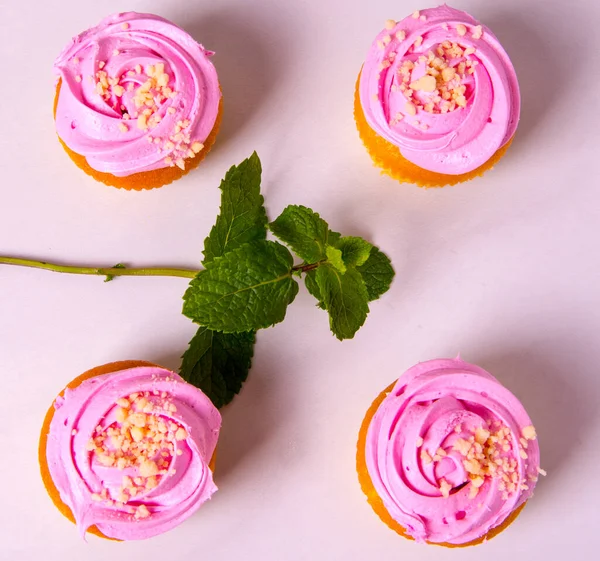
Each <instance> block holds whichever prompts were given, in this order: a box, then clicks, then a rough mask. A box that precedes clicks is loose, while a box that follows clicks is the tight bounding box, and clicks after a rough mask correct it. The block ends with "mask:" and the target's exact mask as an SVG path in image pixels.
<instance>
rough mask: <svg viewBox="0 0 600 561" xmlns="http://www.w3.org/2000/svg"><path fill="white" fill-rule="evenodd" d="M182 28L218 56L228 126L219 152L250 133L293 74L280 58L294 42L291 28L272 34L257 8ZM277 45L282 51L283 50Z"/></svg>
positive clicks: (221, 14) (249, 5)
mask: <svg viewBox="0 0 600 561" xmlns="http://www.w3.org/2000/svg"><path fill="white" fill-rule="evenodd" d="M271 9H272V10H273V9H274V7H271ZM271 15H273V14H271ZM279 15H280V14H279V13H278V14H277V16H279ZM178 24H180V25H181V26H182V27H184V28H185V30H186V31H187V32H188V33H189V34H190V35H191V36H192V37H194V39H196V41H198V42H199V43H201V44H202V45H204V47H205V48H207V49H209V50H212V51H215V55H214V57H213V59H212V62H213V64H214V65H215V67H216V69H217V73H218V75H219V82H220V84H221V89H222V91H223V121H222V125H221V130H220V132H219V138H218V140H217V143H216V145H215V148H214V149H213V151H214V150H217V151H218V150H220V149H221V148H222V147H223V146H224V145H225V144H226V143H227V142H228V141H229V140H230V139H232V138H234V137H235V136H236V135H238V134H239V133H240V131H241V130H242V129H244V128H245V127H247V126H248V125H249V124H250V123H251V122H252V120H253V118H254V117H255V115H256V114H257V113H258V111H259V110H260V108H261V107H262V106H264V105H265V104H266V103H267V102H268V101H269V98H270V97H271V95H272V93H273V89H274V87H276V85H277V84H278V83H280V82H281V81H282V78H283V74H284V73H286V72H287V69H288V66H287V65H285V64H280V61H278V60H277V56H276V55H277V53H280V51H281V49H282V48H283V46H284V45H285V44H287V43H288V42H289V41H293V37H289V36H288V35H289V26H285V25H280V24H277V25H276V24H272V25H270V26H269V27H268V32H269V34H267V33H266V30H265V23H264V17H263V15H262V14H259V13H257V11H256V9H255V7H254V6H253V4H252V3H247V4H242V5H240V6H236V7H235V9H234V8H231V9H225V8H223V9H220V10H218V11H214V12H211V13H207V14H206V15H200V16H196V17H195V19H192V20H190V21H178ZM285 28H288V29H287V30H286V36H284V35H283V31H282V32H281V36H280V37H273V33H280V32H279V31H278V30H280V29H281V30H283V29H285ZM274 45H279V47H278V48H277V50H276V49H275V48H274Z"/></svg>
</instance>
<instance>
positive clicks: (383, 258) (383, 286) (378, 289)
mask: <svg viewBox="0 0 600 561" xmlns="http://www.w3.org/2000/svg"><path fill="white" fill-rule="evenodd" d="M358 271H359V272H360V274H361V275H362V278H363V281H364V282H365V285H366V287H367V293H368V294H369V302H371V301H372V300H377V298H379V297H380V296H381V295H382V294H384V293H385V292H387V291H388V289H389V288H390V285H391V284H392V280H393V279H394V274H395V273H394V269H393V268H392V262H391V261H390V259H389V257H388V256H387V255H386V254H385V253H383V251H381V250H380V249H379V248H377V247H375V246H373V249H371V253H370V255H369V258H368V259H367V260H366V262H365V263H364V265H361V266H360V267H358Z"/></svg>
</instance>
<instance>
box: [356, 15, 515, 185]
mask: <svg viewBox="0 0 600 561" xmlns="http://www.w3.org/2000/svg"><path fill="white" fill-rule="evenodd" d="M520 103H521V102H520V95H519V84H518V82H517V76H516V74H515V70H514V68H513V65H512V63H511V61H510V59H509V57H508V55H507V54H506V52H505V51H504V49H503V48H502V46H501V45H500V42H499V41H498V39H497V38H496V37H495V36H494V34H493V33H492V32H491V31H490V30H489V29H488V28H487V27H485V26H484V25H481V24H480V23H479V22H478V21H477V20H475V19H474V18H473V17H471V16H470V15H469V14H467V13H465V12H461V11H459V10H455V9H453V8H450V7H448V6H446V5H443V6H440V7H439V8H432V9H428V10H421V11H420V12H419V11H417V12H415V13H413V14H412V16H409V17H407V18H405V19H403V20H402V21H399V22H396V21H394V20H388V21H387V22H386V23H385V29H384V30H383V31H381V32H380V33H379V35H377V37H376V38H375V41H374V42H373V44H372V45H371V48H370V50H369V53H368V55H367V59H366V61H365V63H364V64H363V67H362V70H361V72H360V74H359V78H358V81H357V84H356V92H355V100H354V117H355V120H356V124H357V127H358V132H359V135H360V138H361V139H362V141H363V144H364V145H365V147H366V149H367V152H368V153H369V155H370V156H371V159H372V160H373V162H374V163H375V165H376V166H378V167H380V168H381V169H382V170H383V173H386V174H388V175H390V176H391V177H393V178H394V179H397V180H398V181H400V182H406V183H415V184H417V185H419V186H421V187H443V186H445V185H454V184H455V183H460V182H463V181H467V180H469V179H473V178H474V177H477V176H479V175H482V174H483V173H484V172H485V171H486V170H488V169H490V168H492V167H493V166H494V165H495V164H496V162H498V161H499V160H500V158H502V156H503V155H504V153H505V152H506V150H507V148H508V146H509V145H510V143H511V141H512V139H513V136H514V134H515V131H516V129H517V124H518V122H519V111H520Z"/></svg>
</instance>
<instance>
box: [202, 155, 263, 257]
mask: <svg viewBox="0 0 600 561" xmlns="http://www.w3.org/2000/svg"><path fill="white" fill-rule="evenodd" d="M261 171H262V170H261V165H260V159H259V157H258V155H257V154H256V152H254V153H253V154H252V156H250V157H249V158H248V159H246V160H244V161H243V162H242V163H241V164H240V165H238V166H233V167H231V169H230V170H229V171H228V172H227V174H226V175H225V178H224V179H223V180H222V181H221V185H220V186H219V188H220V189H221V211H220V213H219V215H218V216H217V220H216V222H215V225H214V226H213V227H212V229H211V231H210V234H209V235H208V237H207V238H206V239H205V240H204V260H203V263H204V265H206V264H207V263H210V262H211V261H212V260H213V259H214V258H215V257H221V256H222V255H224V254H225V253H226V252H228V251H230V250H232V249H235V248H236V247H239V246H240V245H242V244H244V243H247V242H251V241H255V240H264V239H265V238H266V235H267V214H266V212H265V208H264V206H263V203H264V199H263V196H262V195H261V194H260V179H261Z"/></svg>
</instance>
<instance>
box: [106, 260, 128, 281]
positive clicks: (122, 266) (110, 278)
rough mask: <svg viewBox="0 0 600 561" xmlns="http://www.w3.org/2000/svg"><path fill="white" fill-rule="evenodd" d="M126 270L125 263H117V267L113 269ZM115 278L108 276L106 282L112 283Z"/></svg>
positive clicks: (114, 266)
mask: <svg viewBox="0 0 600 561" xmlns="http://www.w3.org/2000/svg"><path fill="white" fill-rule="evenodd" d="M124 268H125V265H124V264H123V263H117V264H116V265H113V266H112V267H111V269H124ZM114 278H115V275H106V278H105V279H104V282H110V281H111V280H113V279H114Z"/></svg>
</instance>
